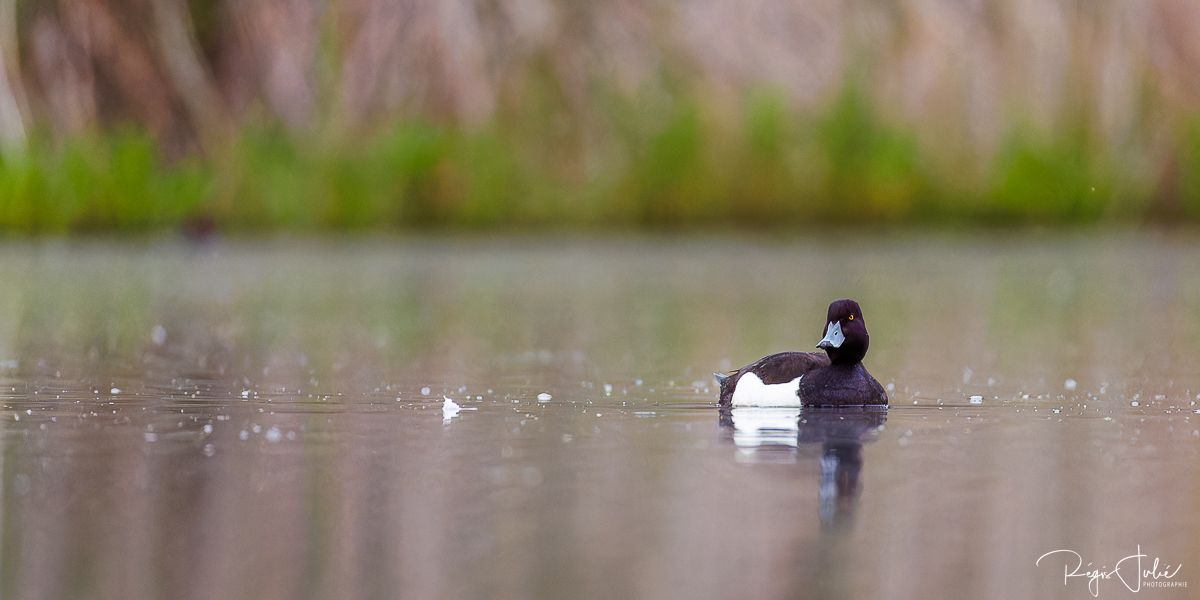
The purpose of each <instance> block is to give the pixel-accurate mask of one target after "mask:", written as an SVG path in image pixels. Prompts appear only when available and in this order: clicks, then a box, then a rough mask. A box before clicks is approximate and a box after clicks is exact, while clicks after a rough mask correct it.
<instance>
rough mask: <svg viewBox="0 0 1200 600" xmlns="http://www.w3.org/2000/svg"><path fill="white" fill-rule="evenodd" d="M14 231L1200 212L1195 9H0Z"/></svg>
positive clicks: (706, 2) (299, 4)
mask: <svg viewBox="0 0 1200 600" xmlns="http://www.w3.org/2000/svg"><path fill="white" fill-rule="evenodd" d="M0 63H2V66H3V68H2V69H0V139H2V141H3V162H2V164H0V193H3V198H0V227H3V228H6V229H10V230H13V229H16V230H31V231H39V230H60V229H109V228H145V227H156V226H161V225H164V224H177V223H180V222H184V221H187V220H190V219H197V218H203V219H211V220H215V221H216V222H220V223H226V224H228V225H230V226H245V227H264V226H265V227H272V226H283V227H309V226H312V227H322V226H369V225H375V224H379V223H384V224H392V225H423V224H461V225H494V224H517V225H521V224H545V223H559V222H566V223H576V224H583V225H587V224H595V223H613V222H615V223H632V224H652V225H654V224H678V223H704V222H722V221H726V220H728V219H730V218H731V216H736V217H737V218H738V219H744V220H746V221H748V222H758V223H761V222H779V221H780V220H782V221H784V222H787V221H800V220H803V219H817V220H821V221H829V220H839V219H846V218H847V212H848V210H847V209H851V210H852V211H853V212H854V214H855V215H856V216H857V217H858V218H868V219H872V220H880V221H896V220H913V219H924V220H938V219H951V220H954V219H965V220H970V221H992V220H996V219H1000V220H1004V221H1014V220H1015V221H1079V220H1098V219H1119V218H1145V217H1156V218H1177V217H1190V218H1193V219H1195V218H1197V217H1200V127H1198V124H1200V119H1197V117H1196V115H1197V111H1196V108H1197V106H1198V105H1200V76H1198V75H1197V73H1200V6H1197V5H1195V4H1194V3H1191V2H1189V1H1187V0H1154V1H1146V2H1120V1H1097V2H1077V1H1067V0H1061V1H1049V0H1040V1H1032V0H1016V1H1010V2H988V1H959V0H907V1H898V2H887V1H876V0H872V1H866V0H856V1H851V2H844V1H836V0H814V1H807V2H791V1H786V0H749V1H747V2H737V3H733V2H721V1H716V0H683V1H676V2H632V1H628V0H612V1H608V2H577V1H567V0H558V1H555V0H510V1H506V2H497V1H489V0H439V1H427V2H417V1H396V0H391V1H389V0H340V1H330V2H320V1H313V0H204V1H201V0H193V1H187V0H60V1H57V2H55V1H52V0H39V1H28V2H17V0H0Z"/></svg>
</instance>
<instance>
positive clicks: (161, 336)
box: [150, 325, 167, 346]
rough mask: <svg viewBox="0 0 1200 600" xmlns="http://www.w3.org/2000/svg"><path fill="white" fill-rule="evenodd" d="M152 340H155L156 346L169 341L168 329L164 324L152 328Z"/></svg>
mask: <svg viewBox="0 0 1200 600" xmlns="http://www.w3.org/2000/svg"><path fill="white" fill-rule="evenodd" d="M150 341H152V342H154V345H155V346H161V345H163V344H165V343H167V330H166V328H165V327H163V326H162V325H155V326H154V329H151V330H150Z"/></svg>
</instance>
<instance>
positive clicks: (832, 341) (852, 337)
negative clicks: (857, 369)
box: [817, 298, 871, 365]
mask: <svg viewBox="0 0 1200 600" xmlns="http://www.w3.org/2000/svg"><path fill="white" fill-rule="evenodd" d="M825 320H826V323H825V337H824V338H823V339H821V341H820V342H818V343H817V347H818V348H820V349H822V350H824V351H825V353H826V354H828V355H829V361H830V362H832V363H833V364H835V365H837V364H849V365H852V364H854V363H857V362H860V361H862V359H863V357H864V356H866V355H867V346H869V345H870V343H871V336H869V335H867V322H866V321H865V320H863V315H862V309H861V308H859V307H858V303H857V302H855V301H853V300H850V299H849V298H843V299H841V300H834V301H833V302H832V303H830V305H829V313H828V316H827V317H826V319H825Z"/></svg>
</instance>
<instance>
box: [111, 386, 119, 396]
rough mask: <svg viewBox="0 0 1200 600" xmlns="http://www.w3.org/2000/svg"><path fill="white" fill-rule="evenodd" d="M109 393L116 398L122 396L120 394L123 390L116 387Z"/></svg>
mask: <svg viewBox="0 0 1200 600" xmlns="http://www.w3.org/2000/svg"><path fill="white" fill-rule="evenodd" d="M109 393H111V394H112V395H114V396H116V395H117V394H120V393H121V388H117V387H115V388H113V389H111V390H109Z"/></svg>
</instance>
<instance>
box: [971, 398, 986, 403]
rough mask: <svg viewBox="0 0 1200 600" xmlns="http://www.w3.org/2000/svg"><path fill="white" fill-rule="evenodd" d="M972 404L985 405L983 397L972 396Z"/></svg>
mask: <svg viewBox="0 0 1200 600" xmlns="http://www.w3.org/2000/svg"><path fill="white" fill-rule="evenodd" d="M971 404H983V396H971Z"/></svg>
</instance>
